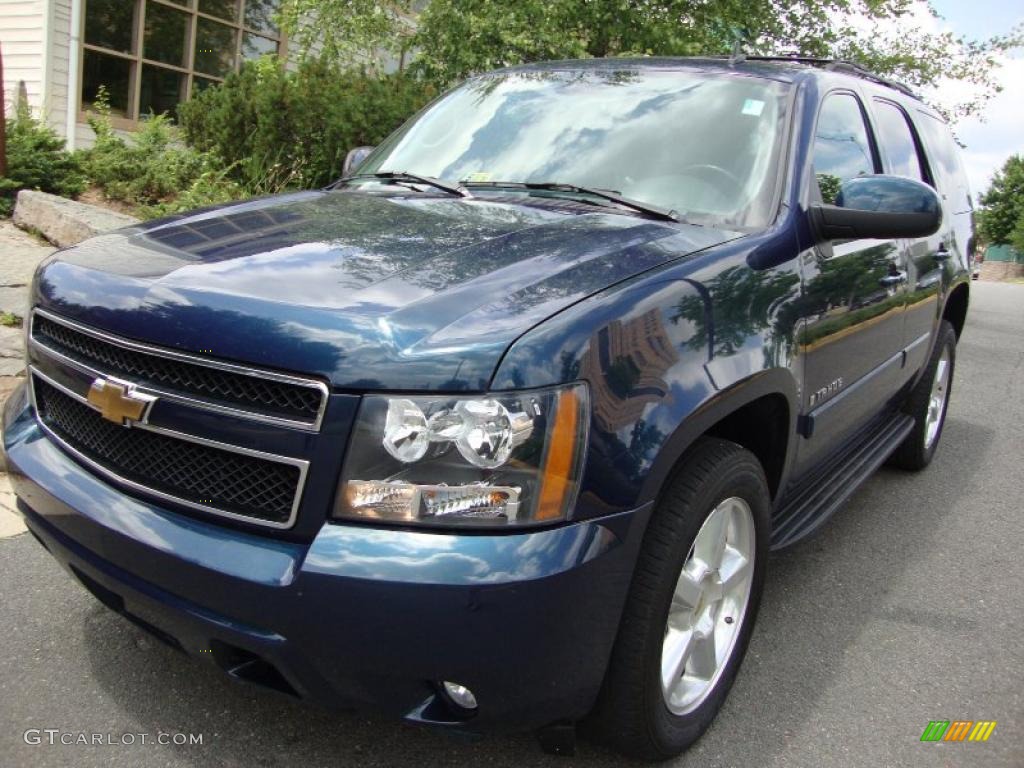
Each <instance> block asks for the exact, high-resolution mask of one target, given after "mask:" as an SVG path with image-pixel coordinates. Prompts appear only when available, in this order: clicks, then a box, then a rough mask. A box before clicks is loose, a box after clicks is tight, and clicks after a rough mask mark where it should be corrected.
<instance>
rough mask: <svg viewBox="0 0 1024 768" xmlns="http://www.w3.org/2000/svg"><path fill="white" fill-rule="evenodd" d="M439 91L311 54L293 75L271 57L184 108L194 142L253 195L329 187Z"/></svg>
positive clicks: (183, 115)
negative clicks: (355, 154)
mask: <svg viewBox="0 0 1024 768" xmlns="http://www.w3.org/2000/svg"><path fill="white" fill-rule="evenodd" d="M433 94H434V91H433V89H432V87H431V86H428V85H425V84H424V83H422V82H420V81H417V80H414V79H411V78H409V77H407V76H404V75H401V74H393V75H383V76H372V75H368V74H366V73H364V72H359V71H354V70H341V69H338V68H336V67H333V66H331V65H329V64H327V63H326V62H324V61H323V60H318V59H308V60H306V61H304V62H303V63H302V64H300V66H299V68H298V70H297V71H295V72H286V71H285V70H284V68H283V67H281V66H280V64H279V62H277V61H276V60H275V59H273V58H271V57H267V58H265V59H262V60H260V61H257V62H253V63H250V64H247V65H245V66H244V67H243V68H242V69H241V71H240V72H238V73H235V74H231V75H229V76H228V78H227V80H226V81H225V82H224V83H223V84H222V85H219V86H216V87H211V88H208V89H207V90H205V91H203V92H202V93H200V94H198V95H196V96H195V97H194V98H193V99H192V100H191V101H189V102H187V103H185V104H181V105H180V106H179V107H178V117H179V120H180V123H181V127H182V132H183V134H184V136H185V139H186V141H187V142H188V143H189V144H190V145H191V146H193V147H195V148H197V149H199V150H202V151H206V152H211V153H213V154H216V155H217V156H219V157H221V158H223V160H225V161H226V162H227V163H228V164H229V165H230V166H231V168H232V170H231V176H232V178H234V179H235V180H236V181H238V182H239V183H240V184H242V185H243V186H244V187H246V188H247V189H249V190H251V191H253V192H276V191H279V190H281V189H285V188H290V187H314V186H323V185H324V184H327V183H329V182H330V181H331V180H333V179H336V178H337V177H338V176H340V175H341V166H342V162H343V161H344V159H345V154H346V153H347V152H348V150H349V149H351V148H353V147H356V146H362V145H367V144H378V143H380V141H382V140H383V139H384V138H385V137H386V136H387V135H388V134H389V133H391V131H393V130H394V129H395V128H397V127H398V126H399V125H401V124H402V122H403V121H404V120H405V119H406V118H408V117H409V116H410V115H411V114H413V113H414V112H415V111H416V110H417V109H419V108H420V107H421V106H423V105H424V104H425V103H426V102H427V101H428V100H429V99H430V98H431V97H432V96H433Z"/></svg>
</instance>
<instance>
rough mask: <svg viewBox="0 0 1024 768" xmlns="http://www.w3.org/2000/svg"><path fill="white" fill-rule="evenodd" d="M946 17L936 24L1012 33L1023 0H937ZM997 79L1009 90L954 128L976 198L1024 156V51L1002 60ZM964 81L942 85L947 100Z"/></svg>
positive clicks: (968, 31) (972, 34)
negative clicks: (1000, 171)
mask: <svg viewBox="0 0 1024 768" xmlns="http://www.w3.org/2000/svg"><path fill="white" fill-rule="evenodd" d="M932 5H933V6H934V8H935V10H936V11H938V13H939V14H940V16H942V17H943V18H942V19H939V20H937V21H935V22H933V23H935V24H936V25H937V28H938V29H940V30H944V29H951V30H952V31H953V32H954V33H956V34H960V35H964V36H966V37H969V38H974V39H977V40H982V39H985V38H989V37H992V36H993V35H1000V34H1005V33H1007V32H1008V31H1009V30H1010V29H1011V28H1012V27H1013V26H1014V24H1017V23H1020V22H1022V21H1024V3H1022V2H1020V0H932ZM1002 64H1003V66H1002V68H1001V69H1000V70H999V72H998V75H997V78H998V79H999V81H1000V83H1001V84H1002V86H1003V91H1002V93H1000V94H999V95H998V96H996V97H995V98H994V99H992V100H991V101H989V102H988V104H987V105H986V106H985V108H984V109H983V111H982V113H981V115H980V116H979V117H972V118H965V119H962V120H960V121H959V122H958V123H957V124H956V126H955V127H954V131H955V133H956V135H957V138H958V139H959V140H960V141H961V142H962V143H963V144H964V145H966V148H965V149H964V151H963V159H964V165H965V166H966V168H967V176H968V179H969V180H970V184H971V190H972V191H973V193H974V197H975V199H977V196H978V195H979V194H981V193H982V192H984V191H985V190H986V189H987V188H988V185H989V183H990V181H991V179H992V174H993V173H995V171H997V170H998V169H999V168H1000V167H1001V166H1002V165H1003V163H1004V162H1005V161H1006V158H1008V157H1009V156H1010V155H1012V154H1017V153H1019V154H1022V155H1024V51H1021V50H1018V51H1015V52H1014V53H1013V54H1011V56H1010V57H1008V58H1006V59H1004V60H1003V61H1002ZM962 88H963V86H962V85H960V84H954V83H949V84H945V85H942V86H940V88H939V92H938V96H939V98H940V99H941V100H942V101H954V100H956V96H955V95H956V93H957V92H958V89H962Z"/></svg>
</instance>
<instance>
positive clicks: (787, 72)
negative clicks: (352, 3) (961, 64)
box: [487, 56, 922, 104]
mask: <svg viewBox="0 0 1024 768" xmlns="http://www.w3.org/2000/svg"><path fill="white" fill-rule="evenodd" d="M623 67H629V68H635V69H648V70H677V71H681V70H692V71H699V72H714V73H722V74H743V75H748V76H753V77H763V78H767V79H770V80H776V81H780V82H784V83H796V82H799V81H801V80H805V79H817V80H832V81H834V80H839V81H846V82H850V81H854V82H857V83H859V84H860V85H863V84H865V83H870V84H873V85H875V86H880V87H882V88H886V89H889V90H891V91H894V92H895V93H898V94H900V95H901V96H903V97H906V98H909V99H912V100H913V101H914V102H916V103H917V104H921V103H922V102H921V100H920V98H919V97H918V96H917V94H915V93H914V92H913V91H911V90H910V89H909V88H907V87H906V86H905V85H902V84H901V83H897V82H894V81H891V80H888V79H887V78H884V77H881V76H879V75H875V74H873V73H872V72H870V71H868V70H867V69H864V68H862V67H859V66H857V65H856V64H851V63H849V62H844V61H834V60H830V59H810V58H798V57H778V58H771V57H765V58H758V57H744V56H738V57H728V56H721V57H715V56H705V57H696V56H651V57H622V58H617V57H612V58H593V59H566V60H562V61H542V62H536V63H532V64H519V65H516V66H512V67H506V68H504V69H500V70H497V71H498V72H501V73H506V72H543V71H609V70H616V69H622V68H623ZM487 74H491V73H487Z"/></svg>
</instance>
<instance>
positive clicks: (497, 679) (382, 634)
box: [3, 392, 649, 731]
mask: <svg viewBox="0 0 1024 768" xmlns="http://www.w3.org/2000/svg"><path fill="white" fill-rule="evenodd" d="M3 443H4V448H5V450H6V453H7V461H8V470H9V472H10V475H11V480H12V484H13V486H14V489H15V492H16V494H17V495H18V499H19V502H18V506H19V510H20V512H21V513H22V515H23V516H24V518H25V522H26V524H27V526H28V528H29V530H30V531H31V532H32V534H33V535H35V536H36V537H37V538H38V539H39V540H40V541H41V542H42V543H43V545H44V546H45V547H46V548H47V549H48V550H49V552H50V553H51V554H52V555H53V556H54V557H55V558H56V559H57V560H58V562H60V563H61V565H63V566H64V567H65V568H66V569H68V570H69V571H70V572H71V573H72V574H73V575H74V576H75V577H76V578H77V579H78V580H79V581H80V582H81V583H82V584H84V585H85V586H86V587H87V588H88V589H89V590H90V591H91V592H92V593H93V594H94V595H96V596H97V597H98V598H99V599H101V600H102V601H103V602H104V603H105V604H107V605H108V606H109V607H111V608H113V609H115V610H117V611H119V612H121V613H122V614H124V615H125V616H126V617H127V618H129V619H131V620H132V621H134V622H136V623H137V624H139V625H141V626H143V627H144V628H145V629H147V630H148V631H150V632H152V633H153V634H155V635H157V636H158V637H160V638H162V639H163V640H165V641H166V642H168V643H170V644H171V645H173V646H176V647H180V648H181V649H182V650H184V651H186V652H188V653H190V654H195V655H196V656H197V657H198V658H200V659H204V660H206V661H207V662H208V663H210V664H213V665H216V666H218V667H220V668H221V669H223V670H225V671H227V672H228V673H230V674H232V675H233V676H235V677H238V678H240V679H244V680H248V681H251V682H255V683H259V684H262V685H265V686H267V687H270V688H274V689H277V690H280V691H284V692H286V693H291V694H294V695H297V696H300V697H302V698H306V699H310V700H313V701H316V702H319V703H321V704H324V705H328V706H339V707H353V706H354V707H365V708H372V709H376V710H379V711H383V712H385V713H387V714H390V715H394V716H398V717H403V718H405V719H408V720H412V721H416V722H425V723H431V724H435V725H445V726H450V727H454V728H458V729H461V730H469V731H503V730H522V729H528V728H532V727H537V726H541V725H545V724H547V723H550V722H553V721H556V720H562V719H569V720H574V719H578V718H580V717H582V716H583V715H585V714H586V712H587V711H588V710H589V709H590V707H591V706H592V704H593V702H594V700H595V698H596V696H597V692H598V690H599V688H600V685H601V681H602V679H603V677H604V671H605V667H606V666H607V663H608V658H609V656H610V653H611V647H612V643H613V642H614V639H615V634H616V630H617V627H618V622H619V618H620V616H621V613H622V606H623V603H624V600H625V596H626V592H627V590H628V587H629V582H630V579H631V576H632V571H633V565H634V563H635V560H636V555H637V551H638V549H639V544H640V538H641V537H642V534H643V529H644V527H645V525H646V519H647V516H648V514H649V507H644V508H642V509H639V510H635V511H633V512H628V513H622V514H618V515H614V516H610V517H606V518H601V519H600V520H598V521H584V522H579V523H574V524H570V525H565V526H561V527H558V528H551V529H547V530H540V531H530V532H525V533H514V534H501V535H482V534H461V535H460V534H451V533H443V534H442V533H424V532H415V531H408V530H395V529H387V530H384V529H380V528H371V527H367V526H356V525H335V524H331V523H326V522H325V524H324V525H323V527H322V529H321V530H320V531H319V533H318V534H317V536H316V537H315V538H314V540H313V541H312V542H311V543H308V544H304V543H294V542H287V541H281V540H276V539H272V538H266V537H262V536H256V535H252V534H248V533H243V532H240V531H237V530H233V529H229V528H223V527H219V526H216V525H211V524H209V523H205V522H202V521H198V520H194V519H191V518H188V517H184V516H182V515H179V514H175V513H173V512H170V511H168V510H165V509H162V508H160V507H158V506H156V505H153V504H150V503H148V502H146V501H142V500H140V499H138V498H135V497H132V496H128V495H126V494H125V493H124V492H122V491H121V490H118V489H117V488H116V487H115V486H114V485H111V484H108V483H107V482H105V481H103V480H101V479H99V478H98V477H96V476H95V475H93V474H91V473H89V472H88V471H87V470H85V469H84V468H83V467H82V466H80V465H79V464H78V463H77V462H75V461H74V460H73V459H71V458H70V457H68V456H67V455H66V454H65V453H64V452H63V451H61V450H60V449H59V448H57V447H56V446H55V445H54V444H53V443H51V442H50V441H49V439H47V437H46V436H45V434H44V433H43V432H42V430H41V429H40V428H39V426H38V424H37V423H36V421H35V418H34V416H33V414H32V412H31V409H30V407H29V406H28V403H27V399H26V398H25V397H24V393H23V392H18V393H16V394H15V395H14V396H12V398H11V400H10V401H9V402H8V406H7V408H6V412H5V416H4V440H3ZM441 680H451V681H454V682H457V683H460V684H463V685H466V686H467V687H469V688H470V689H471V690H472V691H473V692H474V694H475V695H476V697H477V700H478V701H479V709H478V710H477V712H476V713H475V714H474V715H473V716H471V717H467V716H466V714H465V713H462V712H459V711H458V710H457V708H455V707H453V706H451V705H450V704H449V703H448V702H447V701H446V699H445V698H444V696H443V695H442V694H440V693H439V690H438V687H437V682H438V681H441Z"/></svg>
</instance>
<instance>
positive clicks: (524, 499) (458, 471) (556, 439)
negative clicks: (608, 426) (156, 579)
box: [334, 384, 590, 526]
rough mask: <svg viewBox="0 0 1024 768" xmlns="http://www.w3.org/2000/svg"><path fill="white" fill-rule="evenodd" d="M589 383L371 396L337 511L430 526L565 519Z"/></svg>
mask: <svg viewBox="0 0 1024 768" xmlns="http://www.w3.org/2000/svg"><path fill="white" fill-rule="evenodd" d="M589 415H590V405H589V401H588V397H587V389H586V387H585V386H584V385H582V384H573V385H570V386H568V387H560V388H557V389H544V390H533V391H529V392H517V393H512V394H504V393H502V394H490V395H479V396H469V397H452V396H430V397H386V396H380V395H371V396H367V397H365V398H364V399H363V402H362V405H361V406H360V409H359V416H358V417H357V419H356V425H355V428H354V431H353V435H352V440H351V442H350V447H349V451H348V456H346V458H345V467H344V470H343V471H342V481H341V492H340V493H339V494H338V498H337V501H336V503H335V508H334V517H335V518H345V519H359V520H376V521H382V522H394V523H402V524H409V523H424V524H429V525H467V524H476V525H491V526H495V525H497V526H505V525H512V524H517V525H522V524H531V523H534V524H536V523H550V522H553V521H557V520H563V519H565V517H566V516H567V514H568V512H569V510H570V509H571V508H572V505H573V503H574V502H575V500H576V493H577V491H578V490H579V476H580V472H581V469H582V465H583V453H584V449H585V447H586V440H587V425H588V423H589Z"/></svg>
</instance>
